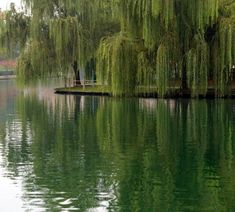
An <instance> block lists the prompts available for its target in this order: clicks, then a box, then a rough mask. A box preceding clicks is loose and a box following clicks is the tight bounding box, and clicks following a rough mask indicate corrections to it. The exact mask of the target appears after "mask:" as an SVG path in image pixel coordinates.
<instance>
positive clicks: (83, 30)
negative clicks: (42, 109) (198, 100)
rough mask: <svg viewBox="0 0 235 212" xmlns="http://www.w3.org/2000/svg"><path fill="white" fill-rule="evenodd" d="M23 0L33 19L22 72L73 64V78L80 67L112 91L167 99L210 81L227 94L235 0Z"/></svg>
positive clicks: (41, 72) (195, 92)
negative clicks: (169, 95) (155, 92)
mask: <svg viewBox="0 0 235 212" xmlns="http://www.w3.org/2000/svg"><path fill="white" fill-rule="evenodd" d="M23 3H24V5H25V8H26V11H28V13H30V14H31V16H30V19H31V21H30V27H29V33H28V37H27V40H26V41H25V40H24V42H22V43H23V44H24V45H23V46H24V49H22V51H21V57H20V60H19V68H18V70H19V75H21V76H25V77H26V78H28V77H29V76H32V77H34V76H45V75H47V74H48V73H50V74H51V73H67V71H68V70H69V69H71V68H72V69H73V70H74V73H75V77H76V79H77V80H80V75H81V73H82V76H83V78H92V79H94V78H96V77H97V80H98V82H99V83H100V84H103V85H106V86H108V87H109V88H110V91H111V93H112V94H113V95H115V96H122V95H134V94H135V93H140V92H141V93H146V94H147V93H149V92H151V91H157V93H158V94H159V96H161V97H164V96H166V95H167V94H169V93H170V92H171V91H172V90H173V91H174V90H176V89H181V90H182V91H189V92H190V93H191V95H192V96H193V97H198V96H199V95H202V96H205V95H206V94H207V91H208V88H209V86H211V85H212V86H213V88H214V89H215V95H217V96H220V97H223V96H226V95H229V94H230V93H231V88H232V80H233V79H232V66H233V64H234V61H235V40H234V39H235V35H234V33H235V16H234V14H235V2H234V0H197V1H193V0H181V1H179V0H164V1H163V0H104V1H97V0H89V1H88V0H52V1H48V0H43V1H41V0H40V1H39V0H23ZM14 15H15V14H14ZM15 16H16V15H15ZM13 22H14V21H13ZM11 23H12V20H8V21H3V22H2V23H1V25H3V26H4V27H1V28H4V30H5V31H6V30H7V28H8V27H9V26H11ZM16 23H19V21H16ZM20 26H21V25H20ZM4 30H3V31H4ZM21 30H22V29H21V28H19V30H18V31H21ZM3 31H2V32H3ZM8 31H9V32H14V33H15V32H16V31H15V30H14V29H12V28H11V29H10V30H8ZM1 34H4V33H1ZM8 34H9V33H8ZM9 35H10V34H9ZM10 37H12V38H14V36H10ZM7 43H11V42H10V41H7ZM33 46H37V47H38V48H37V49H38V50H39V51H36V50H34V48H31V47H33ZM42 63H43V64H42ZM94 64H95V66H94ZM29 67H30V68H29ZM91 73H92V74H91ZM208 82H212V83H210V84H208Z"/></svg>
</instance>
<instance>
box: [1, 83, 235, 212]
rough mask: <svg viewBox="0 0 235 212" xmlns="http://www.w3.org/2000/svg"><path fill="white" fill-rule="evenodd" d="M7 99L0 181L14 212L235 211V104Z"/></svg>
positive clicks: (46, 90) (35, 94)
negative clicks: (20, 210)
mask: <svg viewBox="0 0 235 212" xmlns="http://www.w3.org/2000/svg"><path fill="white" fill-rule="evenodd" d="M3 87H5V88H6V87H7V88H8V89H9V86H8V85H4V86H3ZM11 88H12V86H11ZM2 93H3V92H1V91H0V94H1V100H2V101H3V102H4V103H1V105H0V114H1V117H2V118H1V120H0V154H1V160H0V161H1V162H0V164H1V165H0V167H1V168H0V171H1V173H0V177H1V179H2V178H3V177H4V179H6V180H8V181H9V182H10V183H13V184H14V183H15V182H16V186H13V187H14V188H16V189H17V191H16V193H17V194H18V199H17V200H13V202H15V201H16V202H17V201H18V202H19V204H18V205H16V207H17V208H23V209H25V210H26V209H29V208H30V209H32V210H35V211H37V210H38V211H44V210H48V211H73V210H74V211H77V210H81V211H84V210H88V211H109V210H110V211H233V210H235V167H234V141H235V111H234V108H235V101H234V100H216V101H212V100H210V101H205V100H192V101H189V100H156V99H113V98H106V97H81V96H56V95H54V94H53V90H52V89H51V87H48V86H46V87H45V86H41V87H40V89H39V90H37V89H36V91H35V90H34V91H32V90H27V91H26V90H25V91H24V92H23V93H21V94H19V95H18V97H16V96H15V95H13V97H9V95H7V96H6V95H5V97H3V96H2ZM13 93H14V92H13ZM8 94H9V93H8ZM9 98H10V99H11V101H9ZM9 108H10V109H9ZM1 179H0V180H1ZM8 187H9V190H10V191H11V186H10V185H9V186H7V187H6V188H4V190H5V189H6V192H7V190H8ZM0 189H2V184H0ZM9 195H10V196H12V195H11V194H10V193H9Z"/></svg>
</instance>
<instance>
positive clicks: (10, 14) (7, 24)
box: [0, 3, 30, 57]
mask: <svg viewBox="0 0 235 212" xmlns="http://www.w3.org/2000/svg"><path fill="white" fill-rule="evenodd" d="M29 21H30V18H29V17H28V16H27V15H25V14H24V13H23V12H17V11H16V9H15V5H14V4H13V3H11V5H10V10H8V11H3V12H1V13H0V48H1V49H2V50H3V51H4V52H6V54H7V55H8V56H10V57H15V56H17V55H18V54H17V51H18V50H20V49H23V47H24V46H25V43H26V41H27V38H28V34H29Z"/></svg>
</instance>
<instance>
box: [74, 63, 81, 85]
mask: <svg viewBox="0 0 235 212" xmlns="http://www.w3.org/2000/svg"><path fill="white" fill-rule="evenodd" d="M73 71H74V74H75V86H77V85H81V84H82V83H81V79H80V71H79V69H78V63H77V61H74V63H73Z"/></svg>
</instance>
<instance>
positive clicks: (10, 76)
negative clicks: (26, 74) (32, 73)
mask: <svg viewBox="0 0 235 212" xmlns="http://www.w3.org/2000/svg"><path fill="white" fill-rule="evenodd" d="M10 79H16V75H5V76H0V80H10Z"/></svg>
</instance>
